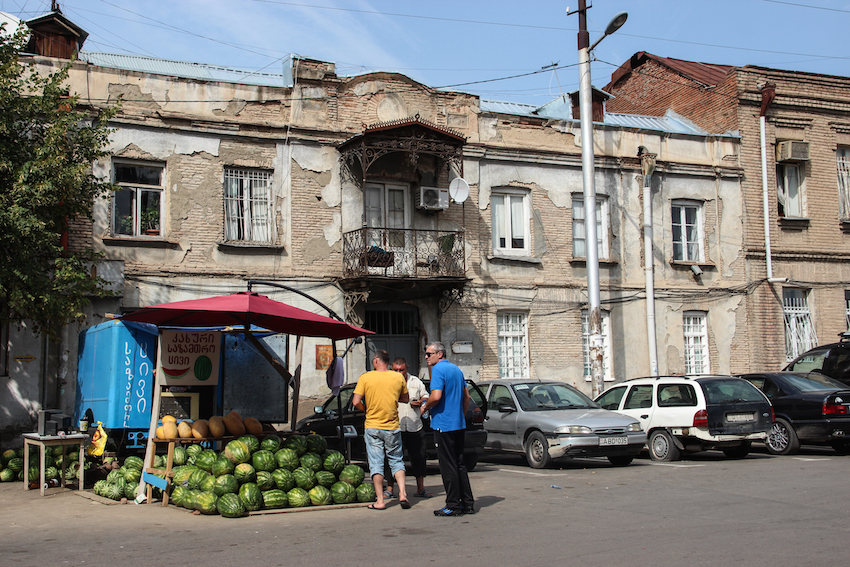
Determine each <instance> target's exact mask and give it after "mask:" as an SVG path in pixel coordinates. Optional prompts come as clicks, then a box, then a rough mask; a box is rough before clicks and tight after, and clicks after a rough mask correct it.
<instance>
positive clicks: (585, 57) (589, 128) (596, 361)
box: [578, 0, 628, 397]
mask: <svg viewBox="0 0 850 567" xmlns="http://www.w3.org/2000/svg"><path fill="white" fill-rule="evenodd" d="M627 17H628V14H626V13H625V12H621V13H620V14H617V16H616V17H615V18H614V19H613V20H611V23H609V24H608V27H607V28H606V29H605V35H603V36H602V37H600V38H599V39H598V40H596V42H595V43H594V44H593V45H592V46H591V45H590V35H589V34H588V31H587V0H579V8H578V69H579V113H580V114H581V116H580V122H581V170H582V177H583V180H584V228H585V239H586V240H585V242H586V243H587V246H586V249H587V258H586V268H587V314H588V327H589V328H588V331H589V339H590V340H589V342H590V376H591V391H592V392H593V397H596V396H598V395H599V394H601V393H602V357H603V355H604V349H603V348H602V347H603V344H602V313H601V311H600V299H599V249H598V246H599V245H598V242H597V237H596V186H595V183H594V174H595V171H594V164H593V159H594V155H593V102H592V86H591V84H590V51H591V50H592V49H593V48H594V47H596V46H597V45H598V44H599V42H600V41H602V40H603V39H604V38H605V37H606V36H608V35H610V34H612V33H614V32H615V31H617V30H618V29H619V28H620V26H622V25H623V24H624V23H625V22H626V18H627Z"/></svg>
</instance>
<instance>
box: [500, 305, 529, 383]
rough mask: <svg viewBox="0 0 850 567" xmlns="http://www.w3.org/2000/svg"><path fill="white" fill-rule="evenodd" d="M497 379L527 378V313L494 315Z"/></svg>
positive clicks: (515, 312) (504, 312)
mask: <svg viewBox="0 0 850 567" xmlns="http://www.w3.org/2000/svg"><path fill="white" fill-rule="evenodd" d="M496 335H497V342H498V357H499V378H521V379H528V378H529V364H528V313H526V312H524V311H499V312H498V313H496Z"/></svg>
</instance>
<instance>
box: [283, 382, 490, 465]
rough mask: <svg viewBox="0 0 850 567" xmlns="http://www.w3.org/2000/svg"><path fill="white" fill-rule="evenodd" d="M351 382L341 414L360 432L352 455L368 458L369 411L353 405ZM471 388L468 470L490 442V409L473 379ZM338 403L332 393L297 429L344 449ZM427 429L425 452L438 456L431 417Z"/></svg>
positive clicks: (342, 392) (345, 389)
mask: <svg viewBox="0 0 850 567" xmlns="http://www.w3.org/2000/svg"><path fill="white" fill-rule="evenodd" d="M421 380H422V382H423V383H424V384H425V387H426V388H428V391H430V390H431V389H430V387H429V384H430V380H428V379H426V378H421ZM355 385H356V384H348V385H346V386H343V387H342V389H340V391H339V396H340V401H341V402H342V416H343V422H344V424H345V425H352V426H354V429H355V430H356V431H357V437H355V438H353V439H351V456H352V457H353V458H358V459H364V460H365V458H366V443H365V441H364V440H363V425H364V423H365V422H366V414H365V413H364V412H362V411H360V410H358V409H355V408H354V407H353V406H352V405H351V397H352V395H353V394H354V386H355ZM466 386H467V390H468V391H469V397H470V402H469V409H468V410H467V412H466V433H465V435H464V440H465V445H466V447H465V449H466V450H465V452H464V462H465V463H466V468H467V470H472V469H474V468H475V465H476V464H478V457H479V456H480V455H481V453H482V452H483V451H484V443H485V442H486V441H487V431H485V430H484V416H485V415H486V412H487V408H486V404H484V395H483V393H482V392H481V390H480V388H478V386H477V385H476V384H475V382H473V381H472V380H467V381H466ZM338 404H339V402H338V401H337V398H336V396H330V397H329V398H328V399H327V400H325V402H324V403H323V404H322V405H320V406H316V407H315V408H313V411H314V413H313V415H311V416H309V417H305V418H304V419H301V420H299V421H298V424H297V425H296V426H295V429H296V431H300V432H304V433H307V432H315V433H318V434H319V435H322V436H323V437H325V438H326V439H327V440H328V446H329V447H330V448H332V449H339V450H341V451H343V452H345V449H344V448H341V447H340V444H339V433H338V432H339V429H338V427H339V424H340V419H339V412H338V408H339V405H338ZM423 422H424V425H425V427H424V429H423V430H424V432H425V455H426V456H427V458H429V459H436V458H437V449H436V447H435V446H434V431H433V430H432V429H431V426H430V423H429V420H428V419H423Z"/></svg>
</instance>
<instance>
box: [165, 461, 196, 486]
mask: <svg viewBox="0 0 850 567" xmlns="http://www.w3.org/2000/svg"><path fill="white" fill-rule="evenodd" d="M199 470H201V469H199V468H198V467H196V466H195V465H183V466H182V467H175V468H173V469H172V470H171V472H172V474H173V476H172V478H173V479H174V485H175V486H181V485H185V484H187V483H188V482H189V477H190V476H192V473H193V472H195V471H199Z"/></svg>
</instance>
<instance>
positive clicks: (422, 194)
mask: <svg viewBox="0 0 850 567" xmlns="http://www.w3.org/2000/svg"><path fill="white" fill-rule="evenodd" d="M419 208H420V209H426V210H429V211H444V210H446V209H448V208H449V189H448V187H447V188H445V189H442V188H439V187H420V188H419Z"/></svg>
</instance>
